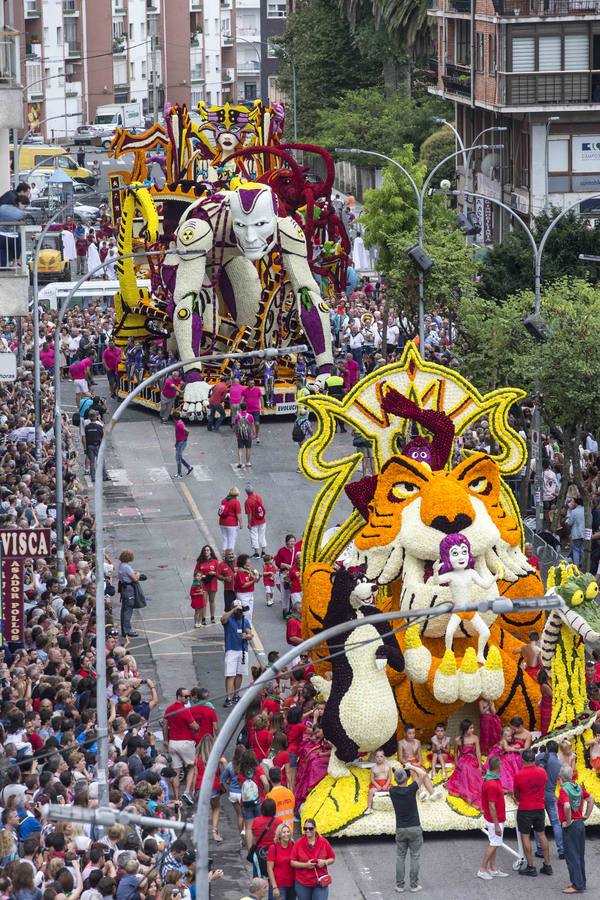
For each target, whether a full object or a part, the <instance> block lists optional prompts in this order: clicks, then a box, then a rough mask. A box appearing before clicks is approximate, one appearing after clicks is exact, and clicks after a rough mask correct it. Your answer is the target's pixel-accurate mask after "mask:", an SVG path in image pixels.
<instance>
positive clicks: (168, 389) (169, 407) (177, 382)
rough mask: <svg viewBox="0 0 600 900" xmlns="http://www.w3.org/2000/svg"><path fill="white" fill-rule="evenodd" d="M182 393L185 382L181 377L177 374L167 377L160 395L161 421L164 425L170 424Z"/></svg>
mask: <svg viewBox="0 0 600 900" xmlns="http://www.w3.org/2000/svg"><path fill="white" fill-rule="evenodd" d="M182 392H183V381H182V380H181V378H180V377H179V375H178V374H177V373H176V372H174V373H173V374H172V375H167V377H166V378H165V383H164V384H163V387H162V391H161V394H160V420H161V422H162V423H163V425H167V424H168V422H169V417H170V415H171V413H172V412H173V407H174V406H175V401H176V400H177V397H178V396H179V395H180V394H181V393H182Z"/></svg>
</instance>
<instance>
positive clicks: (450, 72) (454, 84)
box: [442, 63, 471, 97]
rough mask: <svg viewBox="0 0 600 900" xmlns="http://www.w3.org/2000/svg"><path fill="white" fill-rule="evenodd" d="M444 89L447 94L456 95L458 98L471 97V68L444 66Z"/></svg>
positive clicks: (449, 64) (448, 64)
mask: <svg viewBox="0 0 600 900" xmlns="http://www.w3.org/2000/svg"><path fill="white" fill-rule="evenodd" d="M442 81H443V82H444V89H445V90H446V92H447V93H448V94H457V95H458V96H459V97H470V96H471V67H470V66H454V65H452V64H451V63H447V64H446V72H445V74H444V75H442Z"/></svg>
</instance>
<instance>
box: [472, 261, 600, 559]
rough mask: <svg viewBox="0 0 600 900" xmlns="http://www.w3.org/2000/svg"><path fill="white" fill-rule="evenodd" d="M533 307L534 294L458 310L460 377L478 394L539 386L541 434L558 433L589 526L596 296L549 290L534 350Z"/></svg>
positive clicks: (557, 284) (597, 369)
mask: <svg viewBox="0 0 600 900" xmlns="http://www.w3.org/2000/svg"><path fill="white" fill-rule="evenodd" d="M534 306H535V298H534V295H533V292H531V291H519V292H517V293H516V294H512V295H511V296H509V297H507V298H506V300H505V301H504V302H503V303H501V304H498V303H496V302H494V301H490V300H487V299H485V298H475V299H474V300H470V301H469V302H468V303H460V304H459V308H458V317H459V322H460V334H459V346H458V348H457V349H458V352H459V354H460V357H461V371H463V372H464V374H465V375H467V377H471V378H473V380H474V382H475V384H476V385H477V387H479V388H480V389H482V390H488V389H490V388H493V387H495V386H498V385H501V384H511V385H514V386H515V387H521V388H523V389H524V390H526V391H527V392H528V393H529V394H531V395H534V391H535V390H536V389H537V388H538V386H539V390H540V396H541V402H542V419H543V421H544V422H545V427H551V428H555V429H559V430H560V433H561V436H562V444H563V449H564V453H565V477H567V478H568V474H569V468H570V466H571V464H572V467H573V478H574V481H575V483H576V484H577V487H578V489H579V492H580V494H581V496H582V498H583V501H584V509H585V521H586V527H589V526H590V523H591V506H590V504H591V497H590V494H589V491H588V489H587V487H586V484H585V482H584V479H583V477H582V474H581V470H580V461H579V446H580V444H581V442H582V439H583V437H584V435H585V432H586V431H587V430H588V429H590V430H596V429H597V428H598V426H599V425H600V355H599V354H598V352H597V343H598V342H597V334H598V329H599V328H600V289H599V288H598V287H596V286H594V285H592V284H590V283H589V282H588V281H586V280H584V279H582V278H571V277H568V276H567V277H563V278H560V279H558V280H556V281H554V282H552V283H551V284H549V285H548V286H547V287H546V289H545V290H544V292H543V294H542V307H541V310H542V315H543V316H544V318H545V319H546V321H547V322H548V325H549V327H550V332H551V337H550V339H549V340H548V341H547V343H545V344H536V343H534V341H533V340H532V339H531V338H530V337H529V336H528V335H527V333H526V331H525V327H524V325H523V318H524V317H525V316H526V315H528V314H529V313H531V312H532V310H533V309H534ZM586 556H589V542H587V546H586ZM585 564H586V561H585V560H584V565H585Z"/></svg>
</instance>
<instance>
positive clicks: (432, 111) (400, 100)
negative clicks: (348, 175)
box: [312, 87, 446, 166]
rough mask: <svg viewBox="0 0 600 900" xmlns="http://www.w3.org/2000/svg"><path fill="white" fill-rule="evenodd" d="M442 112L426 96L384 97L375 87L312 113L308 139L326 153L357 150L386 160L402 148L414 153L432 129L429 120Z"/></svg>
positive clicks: (372, 161) (437, 102)
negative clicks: (381, 155) (407, 146)
mask: <svg viewBox="0 0 600 900" xmlns="http://www.w3.org/2000/svg"><path fill="white" fill-rule="evenodd" d="M445 110H446V105H445V103H444V102H443V101H440V100H438V99H437V98H435V97H429V96H427V95H421V96H420V97H409V96H404V95H400V96H398V95H396V96H394V97H386V96H385V95H384V92H383V89H382V88H379V87H377V88H375V87H372V88H363V89H360V90H353V91H345V92H344V93H343V94H341V95H340V96H339V97H338V98H337V99H334V100H332V101H331V102H330V103H328V104H327V106H325V107H321V108H319V109H316V110H315V112H314V118H313V122H312V139H313V141H314V142H315V143H318V144H321V145H322V146H324V147H326V148H327V149H328V150H334V149H335V148H336V147H358V148H360V149H365V150H376V151H377V152H379V153H384V154H386V155H387V156H389V155H390V154H391V153H392V152H393V151H394V149H395V148H397V147H399V146H402V145H403V144H409V143H410V144H414V145H415V148H416V149H418V148H419V147H420V146H421V144H422V143H423V141H424V140H425V139H426V138H427V137H428V135H430V134H431V132H432V129H433V128H434V127H435V126H434V125H433V123H432V116H434V115H440V114H442V113H443V112H444V111H445ZM341 156H342V157H343V154H341ZM352 159H353V160H354V161H358V162H361V163H364V164H365V165H369V166H379V165H381V163H380V162H379V161H378V160H377V159H375V158H374V157H369V156H364V157H360V158H357V157H356V156H352Z"/></svg>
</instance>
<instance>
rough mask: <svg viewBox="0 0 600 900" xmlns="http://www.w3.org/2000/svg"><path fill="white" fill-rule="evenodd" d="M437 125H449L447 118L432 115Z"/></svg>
mask: <svg viewBox="0 0 600 900" xmlns="http://www.w3.org/2000/svg"><path fill="white" fill-rule="evenodd" d="M431 118H432V119H433V121H434V122H435V124H436V125H447V124H448V123H447V121H446V119H442V118H440V116H432V117H431Z"/></svg>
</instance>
